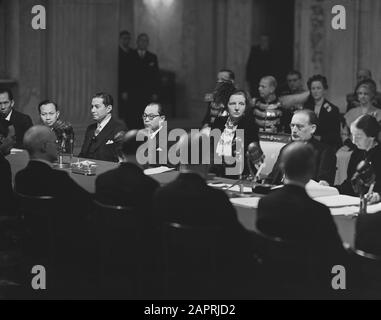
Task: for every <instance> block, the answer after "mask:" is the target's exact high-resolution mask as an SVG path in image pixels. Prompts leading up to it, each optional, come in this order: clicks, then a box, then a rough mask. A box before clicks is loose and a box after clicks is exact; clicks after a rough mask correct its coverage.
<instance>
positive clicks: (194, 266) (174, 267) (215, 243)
mask: <svg viewBox="0 0 381 320" xmlns="http://www.w3.org/2000/svg"><path fill="white" fill-rule="evenodd" d="M221 237H222V229H221V228H219V227H196V226H189V225H182V224H180V223H166V224H164V226H163V259H164V266H163V267H164V270H163V271H164V283H163V287H164V295H165V298H168V299H204V298H205V299H206V298H209V299H211V298H216V297H218V295H219V294H221V292H220V291H219V285H220V284H221V283H220V282H219V280H221V279H219V276H220V268H219V267H220V266H221V265H220V264H222V263H223V261H221V259H220V257H221V252H222V251H223V249H222V248H220V246H219V243H220V239H221Z"/></svg>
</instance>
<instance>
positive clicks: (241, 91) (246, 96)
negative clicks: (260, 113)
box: [228, 89, 251, 117]
mask: <svg viewBox="0 0 381 320" xmlns="http://www.w3.org/2000/svg"><path fill="white" fill-rule="evenodd" d="M236 95H239V96H243V97H244V98H245V104H246V107H245V111H244V113H243V117H247V115H248V108H250V106H251V105H250V96H249V94H248V93H247V92H246V91H245V90H241V89H236V90H234V91H233V92H232V93H231V95H230V96H229V99H228V104H229V100H230V98H231V97H232V96H236Z"/></svg>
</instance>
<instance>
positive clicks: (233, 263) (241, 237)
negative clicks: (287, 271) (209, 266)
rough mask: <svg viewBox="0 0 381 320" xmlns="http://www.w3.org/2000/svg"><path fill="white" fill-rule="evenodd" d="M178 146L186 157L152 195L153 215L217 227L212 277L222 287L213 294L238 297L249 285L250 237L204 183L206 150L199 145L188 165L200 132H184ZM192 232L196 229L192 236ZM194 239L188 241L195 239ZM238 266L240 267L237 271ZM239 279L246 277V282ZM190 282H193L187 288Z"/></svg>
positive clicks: (223, 200) (222, 198) (226, 203)
mask: <svg viewBox="0 0 381 320" xmlns="http://www.w3.org/2000/svg"><path fill="white" fill-rule="evenodd" d="M204 138H205V137H204ZM178 146H179V150H180V153H181V152H186V154H187V157H181V158H182V159H181V165H180V175H179V176H178V178H177V179H176V180H175V181H173V182H171V183H169V184H167V185H165V186H164V187H162V188H161V189H159V190H157V191H156V193H155V196H154V208H155V213H156V217H157V219H158V220H159V222H160V223H177V224H180V225H182V226H186V227H187V228H189V227H190V228H199V227H201V228H205V227H209V228H211V229H213V228H221V232H222V234H223V239H221V237H218V238H216V239H215V240H216V243H217V245H216V251H217V252H213V253H214V254H216V255H217V256H218V257H219V259H221V260H219V262H218V263H217V265H218V266H219V267H218V270H216V274H213V275H212V276H218V277H221V279H224V280H223V281H222V280H221V279H220V280H221V283H220V284H221V285H222V287H221V288H220V291H218V292H215V295H214V297H218V294H220V295H221V296H222V297H227V296H229V297H232V296H234V295H235V294H236V295H238V296H240V295H241V294H244V293H243V292H244V286H245V285H248V286H250V285H249V284H248V283H249V282H250V281H247V280H250V275H249V274H248V273H246V272H247V271H248V270H249V269H250V268H251V271H250V272H251V273H252V272H253V269H252V268H253V266H252V265H251V264H250V262H249V260H250V259H249V258H248V254H249V252H250V248H249V245H250V240H249V238H248V234H247V231H246V230H245V229H244V228H243V226H242V225H241V224H240V223H239V221H238V219H237V215H236V212H235V209H234V207H233V206H232V204H231V203H230V201H229V198H228V197H227V195H226V194H225V193H224V192H223V191H221V190H217V189H214V188H211V187H209V186H208V185H207V184H206V181H205V180H206V178H207V175H208V172H209V167H210V165H208V164H206V163H210V159H207V158H206V155H207V154H208V153H209V152H205V151H206V150H201V148H200V149H199V150H198V151H199V153H198V156H199V157H198V160H199V161H198V164H191V163H194V161H195V159H197V157H194V156H193V158H192V151H194V150H195V146H199V147H200V146H202V135H200V134H195V135H185V136H183V137H182V138H181V139H180V142H179V145H178ZM207 148H208V146H207ZM202 151H204V152H202ZM208 151H209V150H208ZM192 160H193V161H192ZM184 232H185V231H184ZM211 232H212V231H211ZM185 233H186V234H187V235H188V236H191V235H192V232H191V231H190V234H188V233H187V232H185ZM195 234H197V232H196V233H194V234H193V236H195ZM197 240H198V239H193V240H190V241H195V242H197ZM188 254H189V255H195V256H196V255H197V254H199V253H198V252H189V253H188ZM188 267H189V279H192V277H194V278H193V279H199V278H197V277H195V275H194V274H192V272H194V270H193V267H191V266H188ZM188 267H184V268H186V269H187V268H188ZM238 269H240V271H239V272H238ZM177 271H180V270H177ZM182 271H184V270H182ZM241 277H242V278H241ZM243 278H246V283H245V281H244V279H243ZM230 281H232V282H230ZM241 281H242V283H241ZM185 282H186V281H185ZM185 282H184V283H185ZM192 285H193V283H192V284H191V285H190V287H192ZM205 289H206V288H205ZM209 289H210V288H209ZM183 290H184V291H186V290H187V286H184V288H183ZM229 290H230V291H229ZM205 292H206V290H205Z"/></svg>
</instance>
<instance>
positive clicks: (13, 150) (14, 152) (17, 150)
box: [11, 148, 24, 154]
mask: <svg viewBox="0 0 381 320" xmlns="http://www.w3.org/2000/svg"><path fill="white" fill-rule="evenodd" d="M21 152H24V150H21V149H16V148H13V149H12V150H11V154H16V153H21Z"/></svg>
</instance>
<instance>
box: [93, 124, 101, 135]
mask: <svg viewBox="0 0 381 320" xmlns="http://www.w3.org/2000/svg"><path fill="white" fill-rule="evenodd" d="M101 131H102V129H101V126H100V125H98V127H97V129H96V130H95V132H94V136H95V137H97V136H98V135H99V134H100V133H101Z"/></svg>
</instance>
